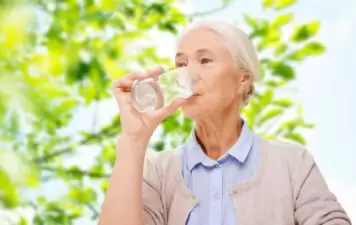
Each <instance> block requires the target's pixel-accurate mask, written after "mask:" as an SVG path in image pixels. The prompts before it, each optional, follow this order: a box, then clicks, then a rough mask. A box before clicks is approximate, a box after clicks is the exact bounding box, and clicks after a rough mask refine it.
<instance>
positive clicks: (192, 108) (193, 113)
mask: <svg viewBox="0 0 356 225" xmlns="http://www.w3.org/2000/svg"><path fill="white" fill-rule="evenodd" d="M182 112H183V114H184V116H185V117H187V118H189V119H192V120H194V119H195V118H197V117H199V114H200V113H201V107H199V106H198V105H196V104H189V103H188V104H184V105H183V106H182Z"/></svg>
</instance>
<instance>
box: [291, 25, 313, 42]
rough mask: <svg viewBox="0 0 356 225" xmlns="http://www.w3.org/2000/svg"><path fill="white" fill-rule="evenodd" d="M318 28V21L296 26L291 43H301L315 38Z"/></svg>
mask: <svg viewBox="0 0 356 225" xmlns="http://www.w3.org/2000/svg"><path fill="white" fill-rule="evenodd" d="M319 28H320V22H319V21H313V22H310V23H307V24H304V25H301V26H298V27H297V28H296V29H295V31H294V32H293V33H292V35H291V38H290V40H291V41H293V42H302V41H305V40H308V39H309V38H311V37H313V36H315V35H316V34H317V32H318V31H319Z"/></svg>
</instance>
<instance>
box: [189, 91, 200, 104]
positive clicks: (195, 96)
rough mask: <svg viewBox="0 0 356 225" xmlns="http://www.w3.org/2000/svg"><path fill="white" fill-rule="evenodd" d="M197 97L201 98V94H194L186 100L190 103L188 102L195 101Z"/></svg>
mask: <svg viewBox="0 0 356 225" xmlns="http://www.w3.org/2000/svg"><path fill="white" fill-rule="evenodd" d="M199 96H201V94H199V93H195V94H193V95H191V96H190V97H189V98H187V100H188V101H189V102H190V101H193V100H195V99H196V98H198V97H199Z"/></svg>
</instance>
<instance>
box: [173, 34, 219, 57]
mask: <svg viewBox="0 0 356 225" xmlns="http://www.w3.org/2000/svg"><path fill="white" fill-rule="evenodd" d="M224 48H225V44H224V39H223V37H222V35H220V34H218V33H217V32H215V31H213V30H210V29H206V28H198V29H196V30H191V31H189V32H187V33H186V34H184V35H183V36H182V37H181V38H180V39H179V40H178V43H177V55H182V54H184V53H186V52H191V51H194V52H209V51H210V52H216V51H219V50H222V49H224Z"/></svg>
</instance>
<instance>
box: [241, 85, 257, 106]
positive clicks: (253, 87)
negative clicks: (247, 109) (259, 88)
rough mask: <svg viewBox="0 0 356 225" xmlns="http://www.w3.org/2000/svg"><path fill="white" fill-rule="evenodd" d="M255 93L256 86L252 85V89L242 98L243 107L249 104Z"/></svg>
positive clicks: (247, 90)
mask: <svg viewBox="0 0 356 225" xmlns="http://www.w3.org/2000/svg"><path fill="white" fill-rule="evenodd" d="M254 93H255V86H254V85H250V87H249V88H248V89H246V91H245V92H244V95H243V98H242V101H243V106H246V105H247V104H248V103H249V101H250V99H251V97H252V96H253V94H254Z"/></svg>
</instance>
